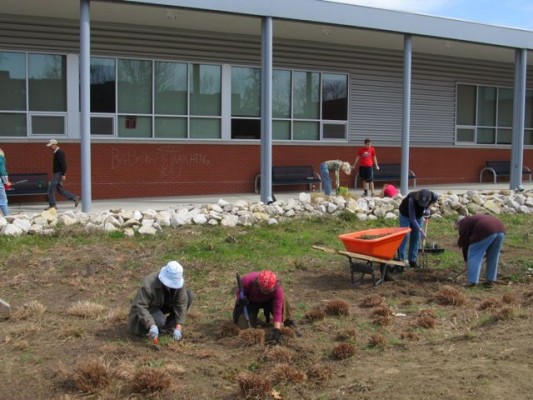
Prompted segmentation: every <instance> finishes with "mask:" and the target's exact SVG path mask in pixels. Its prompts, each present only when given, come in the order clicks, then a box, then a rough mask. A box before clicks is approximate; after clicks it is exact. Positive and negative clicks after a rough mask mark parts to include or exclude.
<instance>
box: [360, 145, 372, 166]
mask: <svg viewBox="0 0 533 400" xmlns="http://www.w3.org/2000/svg"><path fill="white" fill-rule="evenodd" d="M357 156H358V157H360V158H359V166H360V167H371V166H372V165H374V157H375V156H376V150H374V148H373V147H372V146H370V147H368V148H367V147H361V148H360V149H359V150H358V151H357Z"/></svg>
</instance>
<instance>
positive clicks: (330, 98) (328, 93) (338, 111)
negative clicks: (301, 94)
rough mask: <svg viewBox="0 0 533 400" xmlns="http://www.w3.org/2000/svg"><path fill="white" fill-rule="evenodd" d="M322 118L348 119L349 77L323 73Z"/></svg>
mask: <svg viewBox="0 0 533 400" xmlns="http://www.w3.org/2000/svg"><path fill="white" fill-rule="evenodd" d="M322 119H330V120H340V121H346V120H347V119H348V77H347V76H346V75H339V74H322Z"/></svg>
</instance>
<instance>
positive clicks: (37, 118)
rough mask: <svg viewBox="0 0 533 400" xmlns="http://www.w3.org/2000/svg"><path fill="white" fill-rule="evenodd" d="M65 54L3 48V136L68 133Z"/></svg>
mask: <svg viewBox="0 0 533 400" xmlns="http://www.w3.org/2000/svg"><path fill="white" fill-rule="evenodd" d="M66 76H67V73H66V59H65V56H63V55H57V54H38V53H20V52H8V51H0V93H2V95H1V96H0V136H28V135H41V134H42V135H64V134H65V132H66V111H67V89H66V87H67V84H66V81H67V78H66Z"/></svg>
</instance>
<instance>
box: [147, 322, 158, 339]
mask: <svg viewBox="0 0 533 400" xmlns="http://www.w3.org/2000/svg"><path fill="white" fill-rule="evenodd" d="M148 336H150V337H151V338H152V339H155V338H156V337H158V336H159V329H158V328H157V325H152V326H150V330H149V331H148Z"/></svg>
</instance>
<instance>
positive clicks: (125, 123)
mask: <svg viewBox="0 0 533 400" xmlns="http://www.w3.org/2000/svg"><path fill="white" fill-rule="evenodd" d="M118 136H119V137H129V138H149V137H152V118H151V117H139V116H137V115H120V116H119V117H118Z"/></svg>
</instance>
